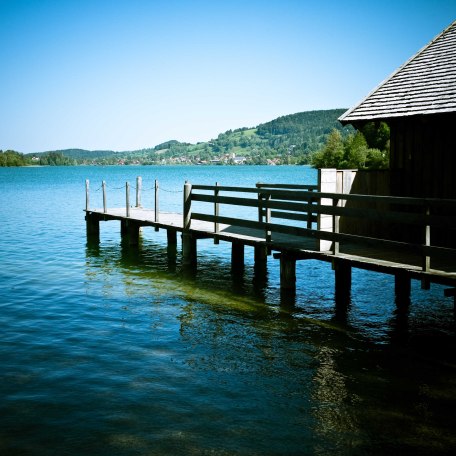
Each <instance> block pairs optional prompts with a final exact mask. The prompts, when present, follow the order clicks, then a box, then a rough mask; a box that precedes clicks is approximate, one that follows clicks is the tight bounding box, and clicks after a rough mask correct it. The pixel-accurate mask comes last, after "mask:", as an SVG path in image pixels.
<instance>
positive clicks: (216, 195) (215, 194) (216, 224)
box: [214, 182, 220, 244]
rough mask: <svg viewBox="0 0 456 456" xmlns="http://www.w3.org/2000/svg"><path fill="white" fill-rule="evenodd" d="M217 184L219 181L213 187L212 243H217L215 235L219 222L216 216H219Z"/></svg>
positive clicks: (217, 239)
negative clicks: (213, 218)
mask: <svg viewBox="0 0 456 456" xmlns="http://www.w3.org/2000/svg"><path fill="white" fill-rule="evenodd" d="M218 186H219V183H218V182H216V183H215V189H214V217H215V220H214V244H219V243H220V241H219V238H218V237H217V233H218V232H219V229H220V224H219V222H218V217H219V213H220V212H219V211H220V208H219V202H218V197H219V192H220V191H219V189H218V188H217V187H218Z"/></svg>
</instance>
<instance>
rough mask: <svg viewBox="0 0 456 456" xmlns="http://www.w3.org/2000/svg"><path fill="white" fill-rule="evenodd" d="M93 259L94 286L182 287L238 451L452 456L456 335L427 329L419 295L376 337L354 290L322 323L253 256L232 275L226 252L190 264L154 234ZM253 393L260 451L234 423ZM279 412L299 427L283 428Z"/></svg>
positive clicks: (199, 362)
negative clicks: (415, 317) (415, 311)
mask: <svg viewBox="0 0 456 456" xmlns="http://www.w3.org/2000/svg"><path fill="white" fill-rule="evenodd" d="M86 257H87V272H88V276H89V277H90V279H89V281H90V280H104V279H103V277H106V278H107V277H110V276H111V275H112V274H113V270H114V269H115V276H116V279H117V278H120V279H121V280H123V282H124V286H125V287H127V288H128V289H129V290H130V288H134V289H135V290H138V289H142V290H143V292H144V293H153V294H154V295H155V296H158V295H159V294H160V293H162V294H166V293H168V292H169V290H170V289H171V290H174V293H177V296H180V297H181V298H182V303H181V304H180V309H179V313H178V320H179V335H180V343H182V344H183V345H184V346H185V347H188V354H187V355H186V356H185V358H184V359H183V361H182V362H183V364H184V365H185V366H187V368H189V369H190V371H191V372H192V373H193V374H192V375H196V376H197V378H198V380H197V382H201V381H203V380H202V379H201V378H202V377H204V376H206V377H207V376H209V378H212V376H214V375H215V376H220V377H214V378H218V380H216V382H217V385H218V386H219V388H220V389H221V390H223V388H225V386H223V387H222V386H221V385H222V384H223V385H225V383H223V382H227V384H230V385H231V386H230V388H234V390H231V389H229V390H228V391H226V392H225V393H213V394H216V396H215V397H213V398H212V400H215V401H219V402H220V404H219V405H218V406H220V407H221V413H223V414H225V416H224V418H223V421H224V422H225V428H224V432H225V433H226V434H227V435H231V437H232V441H233V442H234V443H233V445H235V446H234V447H232V450H233V451H232V453H231V454H280V451H282V452H285V453H289V454H317V455H320V454H321V455H324V454H328V453H332V454H356V455H358V454H359V455H361V454H374V455H381V454H406V455H408V454H410V455H412V454H413V455H420V454H422V455H424V454H442V455H443V454H449V453H450V449H451V448H454V446H455V445H456V438H455V436H454V430H455V429H454V425H453V423H454V420H453V410H454V406H456V375H455V374H456V363H455V358H454V353H455V351H454V350H455V348H456V344H455V338H454V334H447V333H442V332H438V333H435V332H433V331H431V330H430V331H417V330H416V328H414V327H413V324H412V322H411V321H410V320H411V308H412V306H413V303H412V302H411V301H410V299H407V300H401V301H396V302H395V303H394V306H392V309H391V312H390V316H389V318H387V319H385V321H383V322H382V323H381V324H382V325H384V326H385V328H386V335H385V337H384V338H382V339H381V340H375V338H371V337H369V335H368V333H367V335H366V331H365V330H362V329H361V328H360V326H359V323H358V322H357V321H356V315H353V313H354V312H355V309H356V306H357V305H358V304H357V302H356V299H355V298H354V297H351V298H349V299H346V300H345V301H343V300H339V301H338V302H337V305H336V304H335V301H336V299H335V297H334V299H333V306H332V307H331V308H330V309H329V310H328V312H327V314H326V317H325V318H321V319H314V318H312V315H311V314H309V313H308V312H307V311H306V305H307V301H306V300H305V299H303V297H302V295H301V291H300V290H298V293H296V292H289V291H284V290H282V291H279V290H276V289H275V288H277V280H276V278H274V277H273V276H272V272H271V271H269V270H268V269H267V268H265V267H255V266H254V265H253V264H251V263H248V264H246V265H245V267H244V268H241V269H238V270H236V271H233V270H232V269H231V265H230V261H229V260H228V259H227V258H226V256H225V257H212V256H208V257H207V258H199V264H198V267H197V268H194V267H191V268H184V267H182V266H181V260H182V258H181V254H180V251H179V250H176V249H174V248H172V251H170V250H169V249H168V248H167V247H164V246H163V245H161V244H158V243H154V242H151V241H149V240H142V241H141V242H140V244H139V245H138V246H136V247H134V248H132V247H131V246H128V245H126V244H121V245H119V244H117V245H116V244H110V245H109V246H104V245H101V246H100V245H98V246H96V245H92V244H87V249H86ZM274 281H275V282H274ZM271 282H272V284H271ZM145 290H147V291H145ZM131 292H132V291H131V290H130V291H128V292H126V294H129V293H131ZM451 317H452V315H450V316H449V318H451ZM199 375H201V376H202V377H201V378H200V377H199ZM213 381H214V380H213ZM219 382H221V383H219ZM243 390H245V392H243ZM205 394H208V393H205ZM217 394H222V396H223V394H226V395H227V396H223V397H221V396H217ZM243 394H248V395H249V399H248V400H247V399H245V400H246V401H247V402H245V403H243V402H242V401H241V403H243V406H242V407H244V412H243V413H244V415H243V416H244V418H243V419H244V421H245V422H244V423H243V424H242V425H239V426H241V428H242V432H243V433H245V434H246V435H249V437H251V438H253V440H254V439H255V437H256V438H257V439H262V441H263V443H259V444H257V446H255V445H253V444H249V443H247V442H246V440H244V439H243V438H240V440H237V439H239V434H237V435H235V434H233V432H234V431H233V429H234V428H233V426H232V424H228V425H227V424H226V423H227V422H228V423H231V421H230V420H238V419H239V413H240V409H237V408H236V407H240V406H239V405H238V406H236V405H233V407H234V408H233V409H232V408H231V405H228V404H231V403H232V404H236V403H237V402H236V401H240V399H239V398H240V397H243ZM230 397H231V402H228V403H226V404H225V401H227V400H228V399H227V398H230ZM199 400H201V401H204V400H205V399H204V398H203V397H201V398H199V399H198V400H197V401H196V402H197V403H198V401H199ZM206 400H207V398H206ZM247 403H248V404H249V405H246V404H247ZM221 404H224V405H223V406H222V405H221ZM266 404H267V405H266ZM195 406H196V405H195ZM242 407H241V408H242ZM254 408H255V410H256V411H254ZM271 414H272V415H274V416H275V417H276V418H277V419H280V420H281V421H282V422H283V423H284V426H288V429H285V428H284V427H283V426H282V427H281V428H280V430H279V429H277V427H276V424H275V420H273V419H271ZM203 415H204V413H201V414H199V416H200V419H202V420H204V418H203ZM259 423H261V424H259ZM239 431H240V429H238V432H239ZM265 435H268V437H269V440H268V441H265V440H264V436H265ZM193 440H194V439H193ZM253 440H252V441H253ZM191 441H192V439H190V440H189V441H187V442H180V443H181V444H182V445H183V447H182V448H184V449H186V450H188V451H196V453H198V451H199V450H196V449H195V448H199V449H200V446H198V445H203V446H204V443H201V442H200V443H199V444H195V445H197V446H196V447H192V445H191ZM236 442H238V443H236ZM285 442H286V443H285ZM215 445H216V444H215ZM236 445H238V446H237V447H236ZM158 454H160V452H158ZM181 454H183V453H181ZM198 454H199V453H198Z"/></svg>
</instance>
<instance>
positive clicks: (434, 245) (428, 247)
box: [86, 178, 456, 272]
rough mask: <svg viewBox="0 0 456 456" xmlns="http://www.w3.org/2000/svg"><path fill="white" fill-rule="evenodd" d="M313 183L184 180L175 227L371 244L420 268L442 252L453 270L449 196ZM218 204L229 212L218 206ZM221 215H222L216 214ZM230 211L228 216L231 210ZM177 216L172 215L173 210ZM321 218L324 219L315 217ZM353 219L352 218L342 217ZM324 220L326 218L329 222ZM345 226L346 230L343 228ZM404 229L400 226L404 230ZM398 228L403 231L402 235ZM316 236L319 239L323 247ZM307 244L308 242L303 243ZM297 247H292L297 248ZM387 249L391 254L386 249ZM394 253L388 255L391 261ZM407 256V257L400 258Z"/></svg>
mask: <svg viewBox="0 0 456 456" xmlns="http://www.w3.org/2000/svg"><path fill="white" fill-rule="evenodd" d="M100 188H101V189H102V193H103V210H102V211H101V210H98V212H102V214H107V213H108V212H109V209H108V207H107V197H106V183H105V182H104V181H103V182H102V185H101V187H100ZM141 189H142V180H141V178H138V179H137V182H136V206H135V209H136V210H138V209H141V208H142V202H141ZM153 189H154V192H155V195H154V200H153V201H154V206H155V207H154V209H153V215H152V217H153V218H152V219H148V220H149V221H150V222H151V223H152V224H156V225H155V227H156V228H157V227H158V224H159V219H160V210H159V185H158V181H155V184H154V188H153ZM317 190H318V189H317V186H315V185H289V184H267V183H259V184H257V185H256V186H255V187H236V186H224V185H219V184H215V185H192V184H191V183H189V182H186V183H185V185H184V189H183V195H184V201H183V203H184V204H183V213H182V217H183V218H182V219H181V220H182V225H181V228H179V227H178V226H177V225H174V227H175V229H178V230H182V231H184V232H189V231H191V230H192V229H193V227H192V221H201V222H209V223H210V224H212V226H213V228H212V229H209V231H210V233H209V234H211V235H213V236H214V239H215V240H216V242H217V240H218V237H219V235H220V234H221V226H222V225H225V226H230V227H239V228H245V229H251V230H255V231H256V233H255V237H256V238H260V239H263V240H264V241H265V242H266V243H270V244H271V246H272V247H274V243H277V241H276V239H277V236H276V238H274V234H275V233H278V234H283V235H290V236H292V237H294V245H296V246H299V238H302V239H303V240H304V239H307V240H308V239H314V240H315V245H314V247H313V250H316V251H325V252H327V253H329V254H333V255H334V256H337V255H339V254H341V253H346V252H347V251H348V250H347V248H348V247H352V246H355V247H354V248H351V249H350V252H353V254H355V255H360V254H361V253H362V252H363V251H367V250H368V249H371V250H372V249H374V250H376V252H377V254H380V256H378V257H376V258H379V259H381V256H382V255H381V253H382V250H384V251H387V250H388V251H389V253H390V255H389V258H390V261H394V254H396V255H397V262H398V263H403V264H411V263H408V261H409V258H410V257H413V258H414V260H413V263H414V264H417V263H419V264H420V266H421V269H422V271H425V272H428V271H429V270H430V269H431V261H432V264H434V259H437V258H438V259H440V260H441V259H442V258H444V259H445V261H446V262H447V264H450V265H452V266H451V267H450V269H451V271H452V272H456V200H448V199H429V198H407V197H392V196H373V195H357V194H347V193H329V192H319V191H317ZM125 198H126V199H125V202H126V207H125V215H124V216H125V217H127V218H129V217H131V211H130V208H131V207H133V206H132V203H131V202H130V185H129V184H128V182H127V183H126V185H125ZM225 206H229V207H230V210H226V211H225ZM89 207H90V205H89V182H88V181H87V182H86V211H87V212H90V209H89ZM222 214H223V215H222ZM233 214H234V215H233ZM176 215H177V214H176ZM323 219H325V223H322V220H323ZM347 220H352V221H354V222H355V223H349V224H347V223H345V222H346V221H347ZM360 220H362V221H363V225H365V222H366V221H367V222H369V223H372V224H377V225H378V226H379V227H381V229H379V230H377V232H378V233H380V234H378V235H366V234H365V233H363V232H362V230H360V231H358V232H357V231H356V230H353V226H355V227H356V221H360ZM328 222H329V223H328ZM347 226H348V227H349V229H348V228H346V227H347ZM404 228H405V229H404ZM404 233H406V235H405V236H404ZM322 241H326V245H325V247H323V248H322V245H323V243H322ZM307 245H309V243H308V242H307ZM296 248H297V249H299V247H296ZM391 252H392V253H393V255H391ZM391 258H393V260H391ZM404 258H407V259H404Z"/></svg>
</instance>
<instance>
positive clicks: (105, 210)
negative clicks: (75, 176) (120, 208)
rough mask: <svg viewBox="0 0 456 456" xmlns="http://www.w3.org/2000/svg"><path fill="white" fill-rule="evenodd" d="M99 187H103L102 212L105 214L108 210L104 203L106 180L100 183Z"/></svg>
mask: <svg viewBox="0 0 456 456" xmlns="http://www.w3.org/2000/svg"><path fill="white" fill-rule="evenodd" d="M101 188H102V189H103V212H104V213H105V214H106V212H108V207H107V204H106V181H103V182H102V183H101Z"/></svg>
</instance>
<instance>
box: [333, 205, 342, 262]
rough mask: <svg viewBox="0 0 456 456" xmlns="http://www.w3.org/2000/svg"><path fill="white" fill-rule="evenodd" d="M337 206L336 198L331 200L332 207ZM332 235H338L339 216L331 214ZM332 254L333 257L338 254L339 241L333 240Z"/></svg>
mask: <svg viewBox="0 0 456 456" xmlns="http://www.w3.org/2000/svg"><path fill="white" fill-rule="evenodd" d="M338 205H339V199H338V198H333V207H334V208H336V207H337V206H338ZM332 217H333V233H334V234H339V222H340V216H339V215H336V214H333V216H332ZM333 253H334V255H337V254H338V253H339V241H336V240H334V242H333Z"/></svg>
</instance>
